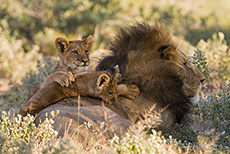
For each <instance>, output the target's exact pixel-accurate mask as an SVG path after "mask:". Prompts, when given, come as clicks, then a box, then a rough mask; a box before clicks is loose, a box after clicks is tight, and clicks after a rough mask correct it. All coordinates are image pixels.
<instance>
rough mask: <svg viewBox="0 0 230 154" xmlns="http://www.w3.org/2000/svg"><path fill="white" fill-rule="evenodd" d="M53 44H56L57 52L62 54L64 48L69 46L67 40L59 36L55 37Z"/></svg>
mask: <svg viewBox="0 0 230 154" xmlns="http://www.w3.org/2000/svg"><path fill="white" fill-rule="evenodd" d="M55 45H56V48H57V50H58V52H60V53H61V54H62V53H64V52H65V49H67V48H68V47H69V42H68V41H66V40H65V39H64V38H62V37H59V38H57V39H56V41H55Z"/></svg>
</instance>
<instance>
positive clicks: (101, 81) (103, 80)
mask: <svg viewBox="0 0 230 154" xmlns="http://www.w3.org/2000/svg"><path fill="white" fill-rule="evenodd" d="M109 81H110V78H109V76H108V75H106V74H102V75H100V76H99V77H98V78H97V89H98V90H103V89H104V87H106V86H108V85H109Z"/></svg>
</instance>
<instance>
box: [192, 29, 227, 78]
mask: <svg viewBox="0 0 230 154" xmlns="http://www.w3.org/2000/svg"><path fill="white" fill-rule="evenodd" d="M196 47H197V48H199V49H200V50H201V51H202V52H203V53H204V55H205V56H206V58H207V62H208V63H207V65H208V67H209V68H210V69H211V70H212V73H211V74H210V75H211V77H212V78H213V79H222V80H230V65H229V63H230V51H229V48H228V45H227V43H226V41H225V40H224V34H223V33H218V34H213V35H212V38H211V39H208V40H207V42H205V41H204V40H200V41H199V43H198V44H197V46H196Z"/></svg>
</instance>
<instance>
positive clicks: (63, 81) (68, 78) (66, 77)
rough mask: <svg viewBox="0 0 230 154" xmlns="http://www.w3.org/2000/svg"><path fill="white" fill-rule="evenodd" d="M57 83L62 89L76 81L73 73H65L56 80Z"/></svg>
mask: <svg viewBox="0 0 230 154" xmlns="http://www.w3.org/2000/svg"><path fill="white" fill-rule="evenodd" d="M55 81H56V82H57V83H59V84H60V85H61V86H62V87H68V86H69V85H71V84H72V83H73V82H74V81H75V78H74V76H73V74H72V73H71V72H63V73H62V74H60V76H58V77H57V78H56V79H55Z"/></svg>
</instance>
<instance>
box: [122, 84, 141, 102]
mask: <svg viewBox="0 0 230 154" xmlns="http://www.w3.org/2000/svg"><path fill="white" fill-rule="evenodd" d="M139 93H140V90H139V88H138V87H137V86H136V85H135V84H119V85H117V95H122V96H125V97H127V98H130V99H134V98H136V97H137V96H138V95H139Z"/></svg>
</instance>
